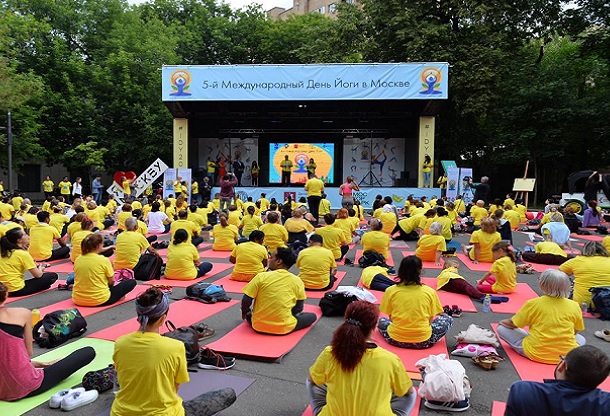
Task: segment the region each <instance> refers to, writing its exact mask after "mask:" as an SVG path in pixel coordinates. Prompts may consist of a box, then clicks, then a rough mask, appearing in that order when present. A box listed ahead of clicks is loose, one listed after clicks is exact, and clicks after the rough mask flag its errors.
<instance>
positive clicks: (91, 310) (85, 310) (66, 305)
mask: <svg viewBox="0 0 610 416" xmlns="http://www.w3.org/2000/svg"><path fill="white" fill-rule="evenodd" d="M144 289H145V288H142V287H139V288H138V287H136V288H135V289H134V290H132V291H131V292H129V293H128V294H127V295H125V297H124V298H123V299H121V300H119V301H118V302H116V303H114V304H112V305H108V306H94V307H92V306H77V305H75V304H74V302H73V301H72V299H71V298H70V299H66V300H63V301H61V302H57V303H53V304H51V305H49V306H45V307H42V308H40V316H45V315H46V314H47V313H49V312H53V311H57V310H60V309H71V308H77V309H78V311H79V312H80V314H81V315H82V316H84V317H87V316H90V315H94V314H96V313H98V312H101V311H104V310H106V309H110V308H112V307H114V306H116V305H120V304H122V303H125V302H130V301H132V300H134V299H135V298H136V297H137V296H138V295H139V294H140V293H141V292H143V291H144ZM67 293H72V292H67Z"/></svg>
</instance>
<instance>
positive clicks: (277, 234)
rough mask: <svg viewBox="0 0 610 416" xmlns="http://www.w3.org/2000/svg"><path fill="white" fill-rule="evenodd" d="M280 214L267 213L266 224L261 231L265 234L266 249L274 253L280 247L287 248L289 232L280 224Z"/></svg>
mask: <svg viewBox="0 0 610 416" xmlns="http://www.w3.org/2000/svg"><path fill="white" fill-rule="evenodd" d="M279 220H280V213H279V212H277V211H271V212H267V218H266V221H267V222H266V223H265V224H263V225H262V226H261V228H260V230H261V231H262V232H263V233H264V234H265V241H264V243H263V244H265V247H267V250H269V252H270V253H273V252H274V251H275V249H277V248H278V247H286V242H287V241H288V231H287V230H286V228H284V226H283V225H282V224H280V223H279Z"/></svg>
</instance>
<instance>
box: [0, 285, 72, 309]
mask: <svg viewBox="0 0 610 416" xmlns="http://www.w3.org/2000/svg"><path fill="white" fill-rule="evenodd" d="M65 283H66V281H65V280H57V281H55V283H53V284H52V285H51V287H50V288H48V289H47V290H43V291H42V292H38V293H44V292H48V291H49V290H54V289H57V286H58V285H59V284H62V285H63V284H65ZM38 293H33V294H31V295H27V296H19V297H17V298H6V300H5V301H4V304H7V303H11V302H15V301H16V300H21V299H27V298H31V297H32V296H36V295H37V294H38Z"/></svg>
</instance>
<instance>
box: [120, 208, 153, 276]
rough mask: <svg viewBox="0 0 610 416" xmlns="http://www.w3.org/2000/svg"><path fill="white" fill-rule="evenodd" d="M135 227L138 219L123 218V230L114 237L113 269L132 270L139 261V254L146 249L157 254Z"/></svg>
mask: <svg viewBox="0 0 610 416" xmlns="http://www.w3.org/2000/svg"><path fill="white" fill-rule="evenodd" d="M137 229H138V220H137V219H136V218H133V217H132V218H128V219H127V220H125V231H124V232H122V233H121V234H119V235H118V236H117V238H116V244H115V247H116V255H115V259H114V268H115V270H118V269H132V270H133V268H134V267H135V266H136V265H137V264H138V262H139V261H140V256H141V254H142V253H143V252H144V251H146V250H148V251H150V252H151V253H152V254H157V251H156V250H155V249H154V248H152V247H151V245H150V243H149V242H148V240H147V239H146V237H144V236H143V235H142V234H141V233H139V232H137Z"/></svg>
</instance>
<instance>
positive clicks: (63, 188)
mask: <svg viewBox="0 0 610 416" xmlns="http://www.w3.org/2000/svg"><path fill="white" fill-rule="evenodd" d="M58 186H59V193H60V194H61V196H63V197H64V198H65V199H66V201H68V199H69V198H70V194H71V193H72V192H71V191H72V183H71V182H70V181H69V180H68V177H67V176H64V178H63V179H62V181H61V182H59V184H58Z"/></svg>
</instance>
